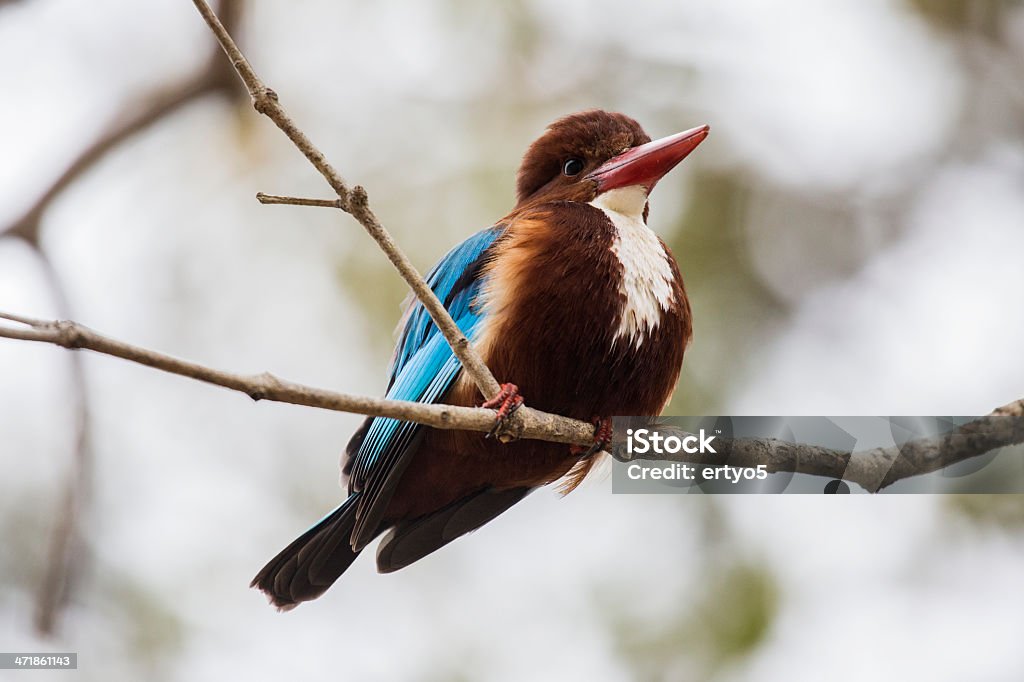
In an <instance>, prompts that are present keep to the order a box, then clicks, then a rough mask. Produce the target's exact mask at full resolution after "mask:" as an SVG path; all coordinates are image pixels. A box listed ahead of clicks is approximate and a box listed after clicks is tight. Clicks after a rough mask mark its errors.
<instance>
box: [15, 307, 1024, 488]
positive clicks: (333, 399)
mask: <svg viewBox="0 0 1024 682" xmlns="http://www.w3.org/2000/svg"><path fill="white" fill-rule="evenodd" d="M0 318H2V319H7V320H13V321H17V322H23V323H25V324H26V325H28V328H25V329H22V328H15V327H9V326H4V325H0V337H6V338H12V339H22V340H27V341H39V342H43V343H52V344H55V345H58V346H63V347H65V348H71V349H79V348H85V349H88V350H92V351H96V352H98V353H103V354H106V355H112V356H114V357H118V358H122V359H124V360H129V361H131V362H136V363H139V364H142V365H146V366H149V367H153V368H155V369H159V370H161V371H164V372H169V373H171V374H178V375H181V376H185V377H189V378H192V379H197V380H199V381H204V382H206V383H210V384H215V385H217V386H223V387H224V388H229V389H232V390H234V391H240V392H242V393H245V394H247V395H248V396H249V397H251V398H252V399H253V400H272V401H276V402H282V403H291V404H294V405H306V406H308V407H317V408H320V409H325V410H335V411H339V412H353V413H357V414H365V415H368V416H372V417H391V418H394V419H403V420H406V421H412V422H417V423H419V424H424V425H426V426H432V427H434V428H438V429H459V430H463V431H478V432H487V431H490V430H491V428H492V427H493V426H494V411H493V410H488V409H484V408H479V407H460V406H455V405H439V404H424V403H415V402H407V401H402V400H388V399H382V398H369V397H365V396H355V395H350V394H346V393H337V392H335V391H328V390H326V389H322V388H314V387H312V386H305V385H303V384H298V383H295V382H291V381H286V380H284V379H280V378H278V377H275V376H273V375H271V374H268V373H263V374H257V375H242V374H234V373H231V372H225V371H222V370H217V369H212V368H210V367H205V366H203V365H199V364H197V363H194V362H189V361H187V360H181V359H178V358H175V357H171V356H169V355H164V354H162V353H158V352H156V351H152V350H149V349H146V348H141V347H139V346H133V345H130V344H127V343H124V342H122V341H117V340H115V339H112V338H109V337H107V336H103V335H102V334H99V333H97V332H95V331H93V330H91V329H89V328H87V327H84V326H82V325H80V324H78V323H76V322H69V321H39V320H32V318H28V317H24V316H21V315H12V314H10V313H3V312H0ZM517 414H520V419H519V420H518V421H517V423H516V424H514V425H513V426H512V427H511V428H512V430H511V432H510V433H508V435H509V436H510V437H512V438H532V439H536V440H544V441H550V442H554V443H569V444H577V445H589V444H591V443H592V442H593V426H592V425H591V424H588V423H586V422H582V421H578V420H575V419H569V418H567V417H561V416H558V415H553V414H548V413H546V412H540V411H538V410H534V409H532V408H528V407H522V408H520V410H519V411H518V412H517ZM669 428H671V427H669ZM659 430H661V431H662V432H663V433H665V432H667V429H666V428H665V427H661V428H660V429H659ZM621 438H622V434H616V440H615V442H614V443H613V447H612V449H611V450H612V456H614V457H615V458H616V459H618V460H619V461H624V462H627V461H630V457H629V456H628V455H627V454H626V452H625V448H624V447H622V442H621ZM1020 443H1024V399H1021V400H1018V401H1016V402H1013V403H1010V404H1008V405H1004V406H1003V407H1000V408H998V409H997V410H995V411H993V412H992V413H991V414H990V415H988V416H986V417H982V418H980V419H977V420H975V421H973V422H970V423H969V424H965V425H964V426H962V427H960V428H959V429H956V430H954V431H952V432H950V433H948V434H945V435H943V436H939V437H934V438H921V439H918V440H914V441H910V442H908V443H905V444H904V445H902V446H901V447H899V448H876V449H873V450H865V451H862V452H854V453H850V452H844V451H841V450H832V449H829V448H823V447H818V446H814V445H806V444H802V443H790V442H786V441H781V440H776V439H774V438H735V439H729V440H726V441H725V445H726V450H724V451H722V450H720V452H719V453H716V454H710V453H708V454H703V453H700V452H696V453H686V452H682V451H681V452H679V453H677V454H665V455H659V456H657V457H652V458H648V457H645V458H644V459H659V460H662V461H669V462H686V463H690V464H722V463H723V458H727V459H725V460H724V461H727V462H728V464H729V465H730V466H734V467H756V466H758V465H764V466H765V467H766V469H767V471H768V472H769V473H779V472H793V473H801V474H809V475H813V476H825V477H828V478H838V479H844V480H847V481H852V482H854V483H857V484H859V485H860V486H861V487H863V488H864V489H865V490H867V491H869V492H877V491H879V490H881V489H882V488H884V487H886V486H888V485H891V484H893V483H895V482H896V481H899V480H902V479H904V478H909V477H911V476H918V475H921V474H926V473H930V472H933V471H937V470H939V469H942V468H945V467H947V466H950V465H952V464H956V463H957V462H962V461H964V460H967V459H970V458H972V457H978V456H980V455H983V454H985V453H987V452H991V451H992V450H995V449H997V448H1001V447H1006V446H1009V445H1016V444H1020Z"/></svg>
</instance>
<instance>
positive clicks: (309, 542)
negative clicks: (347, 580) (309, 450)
mask: <svg viewBox="0 0 1024 682" xmlns="http://www.w3.org/2000/svg"><path fill="white" fill-rule="evenodd" d="M355 500H356V496H355V495H353V496H351V497H349V498H348V499H347V500H345V502H343V503H342V504H341V506H340V507H338V508H337V509H335V510H334V511H332V512H331V513H330V514H328V515H327V516H325V517H324V518H323V519H321V520H320V521H319V522H318V523H317V524H316V525H315V526H313V527H312V528H310V529H309V530H307V531H306V532H305V533H303V534H302V535H301V536H300V537H298V538H296V539H295V541H293V542H292V543H291V544H290V545H288V546H287V547H285V548H284V549H283V550H281V551H280V552H279V553H278V555H277V556H275V557H274V558H273V559H271V560H270V561H269V562H267V565H266V566H264V567H263V568H262V569H261V570H260V572H259V573H257V574H256V577H255V578H253V579H252V583H250V587H255V588H257V589H259V590H261V591H262V592H263V593H264V594H266V595H267V597H268V598H269V599H270V603H271V604H273V605H274V606H276V607H277V608H278V609H280V610H281V611H290V610H291V609H293V608H295V607H296V606H298V605H299V604H300V603H302V602H304V601H310V600H312V599H316V598H317V597H319V596H320V595H321V594H323V593H324V592H326V591H327V588H328V587H330V586H331V585H333V584H334V582H335V581H336V580H337V579H338V578H339V577H341V574H342V573H344V572H345V570H346V569H347V568H348V567H349V566H350V565H351V564H352V562H353V561H355V559H356V557H357V556H359V552H355V551H353V550H352V547H351V546H350V544H349V537H350V536H351V534H352V528H353V526H354V524H355V508H356V505H355V504H354V502H355Z"/></svg>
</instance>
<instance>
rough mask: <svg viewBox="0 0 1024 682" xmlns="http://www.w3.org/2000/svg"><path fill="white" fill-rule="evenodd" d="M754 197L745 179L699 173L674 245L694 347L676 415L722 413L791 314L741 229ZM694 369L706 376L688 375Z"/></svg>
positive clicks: (675, 403)
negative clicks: (778, 323) (761, 274)
mask: <svg viewBox="0 0 1024 682" xmlns="http://www.w3.org/2000/svg"><path fill="white" fill-rule="evenodd" d="M748 196H749V189H748V187H747V185H746V183H745V182H744V180H743V178H742V177H740V176H739V175H738V174H727V173H720V172H714V171H701V172H699V173H697V174H696V176H695V179H694V183H693V189H692V191H691V198H690V201H689V204H688V206H687V209H686V212H685V214H684V215H683V218H682V221H681V225H680V227H679V228H678V229H677V230H676V231H675V232H674V237H673V238H671V239H670V240H669V246H670V247H671V248H672V251H673V253H674V255H675V257H676V259H677V260H678V261H679V267H680V270H681V271H682V273H683V279H684V280H685V282H686V287H687V295H688V296H689V298H690V302H691V305H692V307H693V320H694V322H693V325H694V342H693V345H692V346H691V347H690V349H689V352H688V354H687V357H686V360H685V361H684V363H683V367H684V375H683V378H682V380H681V382H680V388H679V389H678V390H677V391H676V394H675V396H674V398H673V400H672V403H671V404H670V405H669V407H668V409H667V410H666V413H668V414H714V413H716V412H717V411H721V410H722V409H723V408H724V405H725V402H726V399H727V396H728V394H729V392H730V390H731V389H732V388H733V387H734V386H735V385H736V383H738V382H742V381H743V380H744V377H745V371H744V370H745V369H746V368H745V367H744V359H745V358H749V357H751V356H752V354H753V351H755V350H757V348H759V347H760V346H761V344H762V340H763V339H764V338H765V337H766V336H767V333H768V331H769V330H770V327H769V325H770V324H772V323H773V322H774V320H775V319H776V318H777V317H778V316H780V315H782V314H784V313H785V308H784V306H783V304H782V303H781V302H780V301H778V300H777V299H776V298H774V297H773V296H772V295H771V293H770V292H769V291H768V290H767V289H766V288H765V287H764V286H763V285H762V284H761V283H760V281H759V280H758V279H757V278H756V277H755V276H754V274H753V272H752V270H751V267H750V261H749V258H748V257H747V256H746V254H745V252H744V240H743V239H742V235H740V233H739V231H740V227H741V226H742V224H743V221H744V212H745V209H746V206H747V201H748ZM694 365H698V366H699V367H700V370H701V371H700V374H699V375H698V374H694V373H693V372H690V371H687V369H688V368H689V367H692V366H694ZM750 371H753V370H752V369H751V370H750Z"/></svg>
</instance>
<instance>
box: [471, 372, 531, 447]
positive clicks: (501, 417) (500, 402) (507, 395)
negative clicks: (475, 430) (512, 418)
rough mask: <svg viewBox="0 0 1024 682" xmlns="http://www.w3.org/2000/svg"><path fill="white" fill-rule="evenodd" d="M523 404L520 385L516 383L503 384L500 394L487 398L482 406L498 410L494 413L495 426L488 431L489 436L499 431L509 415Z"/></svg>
mask: <svg viewBox="0 0 1024 682" xmlns="http://www.w3.org/2000/svg"><path fill="white" fill-rule="evenodd" d="M522 404H523V396H521V395H519V387H518V386H516V385H515V384H502V385H501V391H499V392H498V395H496V396H494V397H493V398H491V399H490V400H485V401H484V402H483V404H482V405H480V407H486V408H487V409H489V410H495V411H496V412H497V414H495V415H494V428H493V429H491V430H490V431H489V432H488V433H487V437H488V438H490V437H492V436H494V435H495V434H496V433H498V430H499V429H501V425H502V424H504V423H505V420H506V419H508V417H509V415H511V414H512V413H513V412H515V411H516V410H518V409H519V408H520V406H522Z"/></svg>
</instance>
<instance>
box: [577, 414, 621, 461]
mask: <svg viewBox="0 0 1024 682" xmlns="http://www.w3.org/2000/svg"><path fill="white" fill-rule="evenodd" d="M590 423H591V424H593V425H594V444H593V445H591V446H590V447H589V448H588V447H587V446H585V445H570V446H569V450H570V452H572V454H574V455H576V456H577V457H579V458H580V459H584V458H586V457H592V456H593V455H596V454H597V453H599V452H601V451H602V450H606V449H608V446H609V445H611V444H612V420H611V419H610V418H608V417H594V418H593V419H591V420H590Z"/></svg>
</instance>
